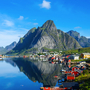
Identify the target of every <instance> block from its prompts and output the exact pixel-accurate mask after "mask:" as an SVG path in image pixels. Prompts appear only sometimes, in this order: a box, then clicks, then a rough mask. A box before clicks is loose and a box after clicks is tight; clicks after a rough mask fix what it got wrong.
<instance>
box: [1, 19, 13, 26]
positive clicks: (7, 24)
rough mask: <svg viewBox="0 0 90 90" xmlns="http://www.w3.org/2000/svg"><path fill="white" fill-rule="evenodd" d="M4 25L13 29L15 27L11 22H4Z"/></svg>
mask: <svg viewBox="0 0 90 90" xmlns="http://www.w3.org/2000/svg"><path fill="white" fill-rule="evenodd" d="M2 25H5V26H9V27H12V26H13V25H14V23H13V22H12V21H9V20H4V22H3V23H2Z"/></svg>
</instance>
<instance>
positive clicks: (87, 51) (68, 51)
mask: <svg viewBox="0 0 90 90" xmlns="http://www.w3.org/2000/svg"><path fill="white" fill-rule="evenodd" d="M76 53H78V54H81V53H90V47H87V48H80V49H76V50H67V51H63V52H62V54H76Z"/></svg>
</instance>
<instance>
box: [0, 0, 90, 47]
mask: <svg viewBox="0 0 90 90" xmlns="http://www.w3.org/2000/svg"><path fill="white" fill-rule="evenodd" d="M47 20H53V21H54V23H55V25H56V27H57V28H58V29H61V30H62V31H64V32H68V31H69V30H74V31H77V32H79V33H80V35H81V36H82V35H83V36H86V37H90V0H0V46H4V47H5V46H6V45H9V44H11V43H12V42H13V41H17V42H18V40H19V38H20V37H23V36H24V35H25V34H26V33H27V32H28V30H30V29H31V28H33V27H38V26H42V25H43V24H44V23H45V22H46V21H47Z"/></svg>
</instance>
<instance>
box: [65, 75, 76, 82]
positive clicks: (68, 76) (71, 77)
mask: <svg viewBox="0 0 90 90" xmlns="http://www.w3.org/2000/svg"><path fill="white" fill-rule="evenodd" d="M67 80H69V81H72V80H75V75H67Z"/></svg>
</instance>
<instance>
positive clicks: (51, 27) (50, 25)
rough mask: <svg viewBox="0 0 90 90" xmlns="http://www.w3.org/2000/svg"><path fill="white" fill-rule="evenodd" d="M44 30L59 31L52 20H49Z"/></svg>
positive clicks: (44, 25)
mask: <svg viewBox="0 0 90 90" xmlns="http://www.w3.org/2000/svg"><path fill="white" fill-rule="evenodd" d="M42 28H47V29H49V30H57V28H56V26H55V24H54V22H53V21H52V20H47V21H46V22H45V23H44V24H43V25H42Z"/></svg>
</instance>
